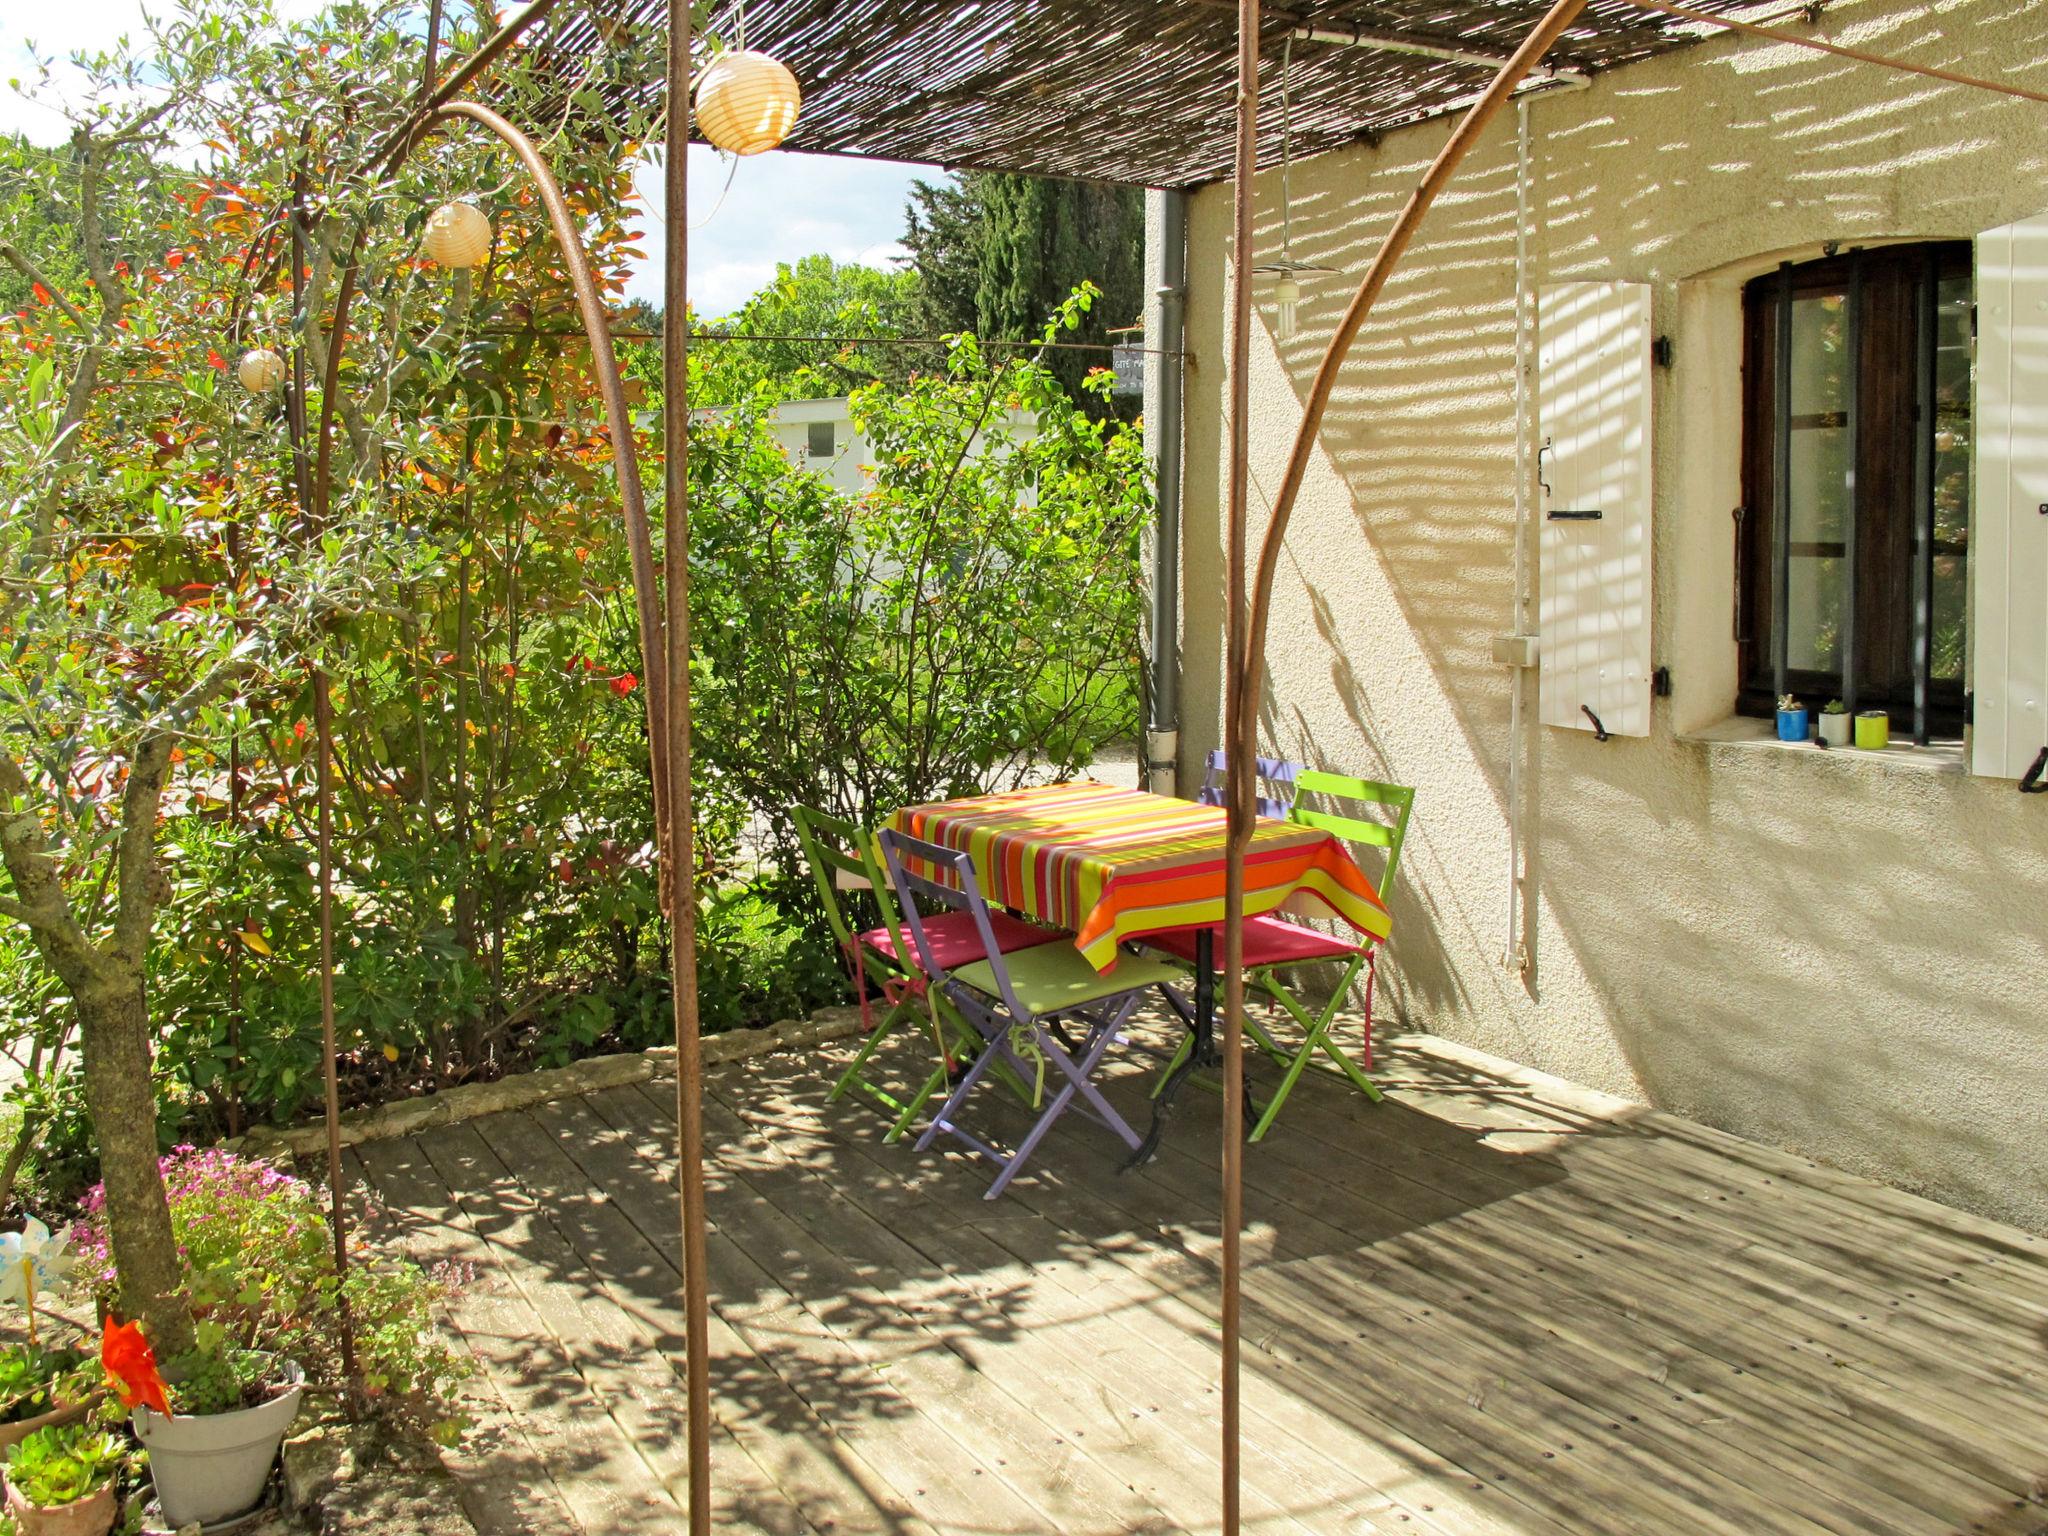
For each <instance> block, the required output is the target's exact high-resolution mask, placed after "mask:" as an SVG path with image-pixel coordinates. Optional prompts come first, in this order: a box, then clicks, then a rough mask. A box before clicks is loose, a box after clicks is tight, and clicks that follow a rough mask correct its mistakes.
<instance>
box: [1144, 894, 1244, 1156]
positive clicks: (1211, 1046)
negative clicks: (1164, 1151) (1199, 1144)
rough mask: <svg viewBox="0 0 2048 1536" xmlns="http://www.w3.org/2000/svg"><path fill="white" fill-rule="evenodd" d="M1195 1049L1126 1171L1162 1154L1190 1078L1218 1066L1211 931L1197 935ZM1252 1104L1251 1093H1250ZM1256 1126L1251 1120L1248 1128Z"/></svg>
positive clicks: (1163, 1093)
mask: <svg viewBox="0 0 2048 1536" xmlns="http://www.w3.org/2000/svg"><path fill="white" fill-rule="evenodd" d="M1193 1029H1194V1034H1195V1047H1194V1049H1193V1050H1191V1051H1189V1052H1188V1053H1187V1055H1186V1056H1184V1057H1182V1058H1181V1063H1180V1065H1179V1066H1177V1067H1175V1068H1174V1069H1173V1075H1172V1076H1170V1077H1168V1078H1167V1080H1166V1083H1165V1086H1164V1087H1162V1088H1161V1089H1160V1090H1159V1096H1158V1097H1157V1098H1156V1099H1154V1100H1153V1101H1152V1124H1151V1125H1150V1126H1148V1127H1147V1128H1146V1130H1145V1139H1144V1140H1143V1141H1141V1142H1139V1143H1138V1150H1137V1151H1135V1152H1133V1153H1132V1154H1131V1155H1130V1157H1128V1158H1127V1159H1125V1161H1124V1165H1123V1171H1124V1172H1129V1171H1130V1170H1131V1169H1133V1168H1137V1167H1140V1166H1142V1165H1143V1164H1145V1163H1147V1162H1150V1161H1151V1158H1152V1154H1153V1153H1154V1152H1157V1151H1158V1150H1159V1138H1160V1136H1161V1135H1162V1134H1164V1132H1165V1130H1166V1117H1167V1116H1168V1115H1169V1114H1170V1113H1171V1112H1172V1110H1173V1101H1174V1100H1175V1099H1176V1098H1177V1097H1179V1095H1180V1091H1181V1088H1182V1087H1183V1086H1185V1084H1186V1083H1187V1080H1188V1076H1189V1074H1190V1073H1192V1072H1193V1071H1194V1070H1195V1068H1196V1067H1198V1066H1202V1067H1213V1066H1215V1065H1217V1055H1216V954H1215V938H1214V936H1213V935H1212V934H1211V933H1210V931H1209V930H1208V929H1207V928H1204V929H1201V930H1200V931H1199V932H1197V933H1196V934H1195V1018H1194V1024H1193ZM1245 1097H1246V1100H1247V1102H1249V1100H1250V1097H1251V1095H1250V1093H1249V1091H1247V1093H1246V1095H1245ZM1254 1123H1255V1122H1254V1121H1252V1120H1250V1119H1249V1118H1248V1119H1247V1120H1246V1121H1245V1124H1247V1125H1251V1124H1254Z"/></svg>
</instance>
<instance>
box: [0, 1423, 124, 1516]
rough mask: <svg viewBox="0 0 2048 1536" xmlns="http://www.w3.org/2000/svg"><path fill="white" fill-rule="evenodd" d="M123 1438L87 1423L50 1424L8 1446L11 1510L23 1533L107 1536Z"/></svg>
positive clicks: (121, 1460)
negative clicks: (19, 1441)
mask: <svg viewBox="0 0 2048 1536" xmlns="http://www.w3.org/2000/svg"><path fill="white" fill-rule="evenodd" d="M127 1455H128V1450H127V1447H126V1446H124V1445H123V1444H122V1443H121V1441H120V1440H119V1439H118V1438H117V1437H116V1436H113V1435H110V1434H108V1433H107V1432H106V1431H105V1430H103V1429H95V1428H93V1427H92V1426H91V1425H89V1424H48V1425H45V1426H44V1427H43V1428H41V1429H39V1430H37V1431H36V1432H35V1433H34V1434H32V1435H30V1436H29V1437H28V1438H27V1439H25V1440H23V1441H22V1442H21V1443H20V1444H19V1445H11V1446H9V1447H8V1448H7V1474H6V1475H7V1512H8V1514H10V1515H12V1516H13V1517H14V1524H15V1528H16V1529H17V1530H19V1531H20V1532H21V1536H107V1532H108V1531H110V1530H112V1529H113V1527H114V1515H115V1513H116V1505H115V1499H114V1477H115V1474H116V1473H118V1472H119V1471H120V1470H121V1465H122V1463H123V1462H124V1461H125V1460H126V1459H127Z"/></svg>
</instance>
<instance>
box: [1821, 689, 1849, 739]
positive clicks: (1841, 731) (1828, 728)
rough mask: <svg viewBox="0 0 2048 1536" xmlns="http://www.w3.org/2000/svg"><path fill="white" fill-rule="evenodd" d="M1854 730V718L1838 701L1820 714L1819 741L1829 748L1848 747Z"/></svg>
mask: <svg viewBox="0 0 2048 1536" xmlns="http://www.w3.org/2000/svg"><path fill="white" fill-rule="evenodd" d="M1854 728H1855V726H1854V717H1853V716H1851V715H1850V713H1849V711H1848V708H1847V707H1846V706H1845V705H1843V704H1842V702H1841V701H1840V700H1836V701H1835V702H1834V703H1832V704H1830V705H1828V707H1827V708H1826V709H1823V710H1822V711H1821V712H1820V739H1821V740H1822V741H1824V742H1825V743H1827V745H1829V746H1831V747H1846V746H1847V745H1849V738H1850V735H1851V733H1852V732H1853V731H1854Z"/></svg>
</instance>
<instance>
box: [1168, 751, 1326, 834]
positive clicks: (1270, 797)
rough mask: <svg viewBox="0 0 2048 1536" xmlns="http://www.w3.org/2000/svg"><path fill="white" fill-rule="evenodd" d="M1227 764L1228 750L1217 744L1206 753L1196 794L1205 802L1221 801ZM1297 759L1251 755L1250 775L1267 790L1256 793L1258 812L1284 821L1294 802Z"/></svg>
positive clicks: (1228, 763) (1300, 769)
mask: <svg viewBox="0 0 2048 1536" xmlns="http://www.w3.org/2000/svg"><path fill="white" fill-rule="evenodd" d="M1229 766H1230V754H1229V753H1227V752H1224V751H1223V750H1221V749H1220V748H1219V749H1218V750H1216V751H1214V752H1211V753H1210V754H1209V758H1208V765H1207V771H1206V772H1205V773H1204V774H1203V775H1202V787H1201V789H1200V790H1198V791H1196V794H1195V798H1196V799H1197V800H1199V801H1200V802H1201V803H1202V804H1204V805H1221V804H1223V775H1224V771H1225V770H1226V769H1227V768H1228V767H1229ZM1302 771H1303V770H1302V766H1301V764H1299V763H1295V762H1290V761H1288V760H1287V759H1286V758H1284V757H1255V758H1253V759H1252V776H1253V777H1254V778H1256V779H1257V780H1258V781H1259V783H1261V784H1262V785H1264V786H1265V787H1266V788H1267V790H1268V791H1269V793H1267V794H1263V795H1260V796H1259V814H1260V815H1261V816H1270V817H1272V818H1273V819H1274V820H1275V821H1285V820H1286V819H1287V813H1288V811H1289V810H1290V809H1292V808H1293V805H1294V796H1295V785H1296V783H1297V781H1298V780H1299V779H1300V777H1301V774H1302Z"/></svg>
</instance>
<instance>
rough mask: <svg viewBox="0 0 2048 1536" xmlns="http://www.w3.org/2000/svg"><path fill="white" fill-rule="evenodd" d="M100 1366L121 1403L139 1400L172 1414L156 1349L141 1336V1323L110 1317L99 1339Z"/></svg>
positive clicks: (162, 1412)
mask: <svg viewBox="0 0 2048 1536" xmlns="http://www.w3.org/2000/svg"><path fill="white" fill-rule="evenodd" d="M100 1366H101V1368H102V1369H103V1370H105V1371H106V1373H107V1380H108V1382H109V1383H110V1384H111V1385H112V1386H113V1388H114V1391H115V1393H116V1394H118V1395H119V1397H120V1399H121V1403H122V1406H124V1407H127V1408H133V1407H134V1406H135V1405H136V1404H137V1403H140V1404H142V1405H143V1406H144V1407H146V1408H154V1409H155V1410H156V1411H157V1412H158V1413H161V1414H163V1415H164V1416H166V1417H169V1415H170V1411H171V1400H170V1397H169V1396H168V1395H167V1394H166V1393H165V1391H164V1379H163V1377H162V1376H160V1375H158V1374H157V1369H156V1351H155V1350H153V1349H151V1348H150V1347H149V1340H148V1339H146V1338H144V1337H143V1336H142V1324H140V1323H117V1322H115V1321H114V1320H113V1318H111V1317H109V1318H108V1319H107V1330H106V1333H105V1335H104V1336H103V1337H102V1338H101V1340H100Z"/></svg>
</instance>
